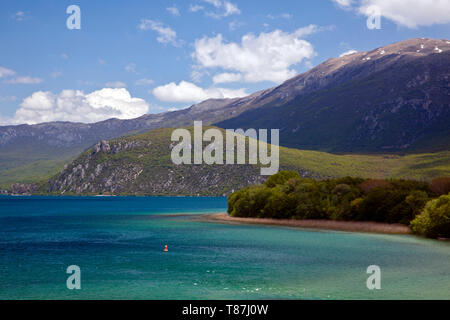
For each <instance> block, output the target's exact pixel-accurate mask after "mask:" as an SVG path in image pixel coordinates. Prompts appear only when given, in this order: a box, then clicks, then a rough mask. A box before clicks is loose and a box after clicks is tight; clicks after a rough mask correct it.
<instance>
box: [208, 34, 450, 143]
mask: <svg viewBox="0 0 450 320" xmlns="http://www.w3.org/2000/svg"><path fill="white" fill-rule="evenodd" d="M449 123H450V41H447V40H432V39H411V40H407V41H403V42H399V43H395V44H392V45H389V46H386V47H382V48H378V49H375V50H372V51H369V52H359V53H355V54H352V55H347V56H344V57H340V58H335V59H330V60H328V61H326V62H325V63H323V64H321V65H319V66H317V67H315V68H313V69H311V70H310V71H308V72H306V73H304V74H301V75H299V76H297V77H295V78H293V79H290V80H288V81H286V82H285V83H283V84H282V85H281V86H279V87H278V88H275V89H273V90H271V91H270V92H269V93H268V94H266V95H265V97H264V98H263V99H260V101H259V102H258V107H257V108H250V109H249V110H246V111H245V112H243V113H241V114H240V115H239V116H237V117H232V118H229V119H227V120H224V121H221V122H218V123H216V124H215V125H217V126H219V127H223V128H238V127H241V128H279V129H280V141H281V144H282V145H284V146H289V147H294V148H301V149H311V150H323V151H329V152H416V151H437V150H449V149H450V125H449Z"/></svg>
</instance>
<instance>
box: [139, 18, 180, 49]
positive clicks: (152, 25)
mask: <svg viewBox="0 0 450 320" xmlns="http://www.w3.org/2000/svg"><path fill="white" fill-rule="evenodd" d="M139 29H140V30H143V31H146V30H153V31H155V32H156V33H157V34H158V37H157V38H156V40H157V41H158V42H159V43H163V44H171V45H173V46H174V47H180V46H181V45H182V41H181V40H179V39H178V37H177V33H176V31H175V30H172V29H171V28H170V27H168V26H166V25H164V24H162V23H161V22H158V21H154V20H150V19H142V20H141V24H140V25H139Z"/></svg>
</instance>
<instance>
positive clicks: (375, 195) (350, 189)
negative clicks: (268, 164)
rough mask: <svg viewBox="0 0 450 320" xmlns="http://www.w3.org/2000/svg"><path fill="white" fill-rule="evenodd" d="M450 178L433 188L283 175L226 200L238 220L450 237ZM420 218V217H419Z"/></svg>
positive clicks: (433, 184)
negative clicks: (361, 226)
mask: <svg viewBox="0 0 450 320" xmlns="http://www.w3.org/2000/svg"><path fill="white" fill-rule="evenodd" d="M449 188H450V178H439V179H435V180H433V181H432V182H431V183H427V182H422V181H414V180H400V179H388V180H382V179H378V180H377V179H362V178H350V177H344V178H337V179H328V180H322V181H318V180H313V179H307V178H301V177H300V175H299V174H298V173H297V172H295V171H281V172H279V173H278V174H276V175H273V176H271V177H270V178H269V179H268V180H267V181H266V182H265V184H264V185H253V186H249V187H247V188H245V189H242V190H239V191H237V192H235V193H233V194H232V195H231V196H230V197H229V198H228V213H229V214H230V215H231V216H234V217H257V218H274V219H331V220H343V221H350V220H351V221H375V222H386V223H401V224H405V225H409V224H410V223H411V221H413V223H412V230H413V231H414V232H416V233H419V234H423V235H426V236H429V237H450V227H449V226H450V224H449V223H450V222H449V221H450V220H449V219H450V201H449V199H450V195H443V196H442V197H441V198H439V199H434V198H436V197H438V196H440V195H441V193H443V192H449V191H450V190H449ZM416 217H417V218H416Z"/></svg>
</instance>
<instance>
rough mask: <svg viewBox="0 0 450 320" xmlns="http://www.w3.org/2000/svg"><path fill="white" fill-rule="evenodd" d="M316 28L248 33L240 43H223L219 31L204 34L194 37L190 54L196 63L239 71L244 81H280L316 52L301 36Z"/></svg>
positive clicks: (291, 75)
mask: <svg viewBox="0 0 450 320" xmlns="http://www.w3.org/2000/svg"><path fill="white" fill-rule="evenodd" d="M319 30H321V28H319V27H317V26H315V25H310V26H307V27H304V28H300V29H298V30H296V31H294V32H292V33H288V32H283V31H280V30H275V31H273V32H270V33H260V34H259V35H258V36H255V35H254V34H251V33H249V34H246V35H244V36H243V37H242V39H241V42H240V43H234V42H230V43H226V42H225V41H224V40H223V37H222V35H221V34H219V35H217V36H215V37H212V38H208V37H204V38H202V39H197V40H196V41H195V52H194V53H193V54H192V56H193V58H194V59H195V60H196V61H197V63H198V66H199V67H202V68H218V69H222V70H225V71H227V73H234V74H236V73H239V74H242V80H243V81H246V82H260V81H272V82H275V83H280V82H283V81H285V80H287V79H289V78H291V77H293V76H295V75H296V74H297V72H296V70H295V69H293V66H294V65H296V64H298V63H300V62H302V61H303V60H304V59H310V58H312V57H314V56H315V52H314V48H313V46H312V45H311V44H310V43H309V42H307V41H305V40H302V39H301V37H302V36H306V35H308V34H312V33H314V32H317V31H319ZM219 79H220V77H219Z"/></svg>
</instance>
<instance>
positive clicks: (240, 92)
mask: <svg viewBox="0 0 450 320" xmlns="http://www.w3.org/2000/svg"><path fill="white" fill-rule="evenodd" d="M152 93H153V95H154V96H155V97H156V98H158V99H159V100H161V101H166V102H186V103H187V102H192V103H196V102H201V101H204V100H208V99H211V98H214V99H224V98H237V97H244V96H246V95H248V94H247V92H245V89H237V90H233V89H225V88H208V89H203V88H201V87H199V86H197V85H195V84H193V83H191V82H187V81H181V82H180V83H179V84H176V83H175V82H171V83H169V84H166V85H164V86H160V87H156V88H155V89H153V91H152Z"/></svg>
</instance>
